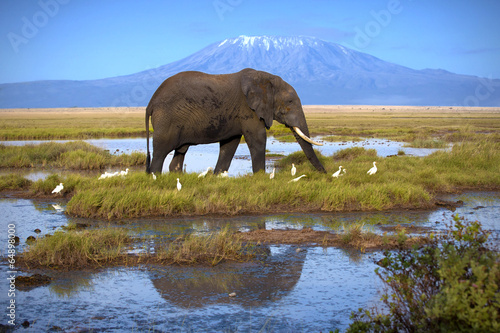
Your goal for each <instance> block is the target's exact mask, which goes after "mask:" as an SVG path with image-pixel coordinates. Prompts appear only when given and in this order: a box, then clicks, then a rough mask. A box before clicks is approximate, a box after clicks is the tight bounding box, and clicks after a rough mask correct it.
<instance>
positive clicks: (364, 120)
mask: <svg viewBox="0 0 500 333" xmlns="http://www.w3.org/2000/svg"><path fill="white" fill-rule="evenodd" d="M304 112H305V114H306V118H307V122H308V126H309V130H310V132H311V134H312V135H338V136H344V137H352V136H362V137H378V138H388V139H393V140H396V139H397V140H400V141H406V142H411V141H413V140H415V139H418V138H429V137H432V138H440V139H444V140H445V141H455V140H454V139H453V137H452V134H453V133H455V132H458V131H460V130H462V131H463V130H464V129H466V130H467V131H468V132H474V133H476V134H481V133H483V134H494V135H495V134H496V135H498V133H499V130H500V108H499V107H477V108H475V107H414V106H363V105H348V106H343V105H305V106H304ZM144 113H145V107H116V108H111V107H105V108H56V109H0V140H48V139H49V140H50V139H86V138H98V137H141V136H145V135H146V131H145V123H144ZM284 130H286V132H283V131H284ZM285 133H286V134H289V133H288V130H287V129H285V128H284V126H283V125H280V124H279V123H277V122H274V125H273V127H271V130H270V133H269V134H285Z"/></svg>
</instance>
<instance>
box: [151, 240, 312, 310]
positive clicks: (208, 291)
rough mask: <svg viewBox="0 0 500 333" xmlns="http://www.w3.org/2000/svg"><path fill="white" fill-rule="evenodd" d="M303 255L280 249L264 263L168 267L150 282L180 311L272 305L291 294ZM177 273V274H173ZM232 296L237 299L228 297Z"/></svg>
mask: <svg viewBox="0 0 500 333" xmlns="http://www.w3.org/2000/svg"><path fill="white" fill-rule="evenodd" d="M306 254H307V251H300V252H297V251H296V247H295V246H286V247H280V253H279V254H273V255H271V256H269V257H268V258H267V259H266V260H265V263H260V262H249V263H234V264H233V263H225V264H220V265H218V266H215V267H182V268H174V267H169V268H168V270H166V271H165V274H166V275H165V276H164V277H161V278H158V279H154V280H153V285H154V286H155V288H156V289H157V290H158V292H159V293H160V294H161V296H162V297H163V298H164V299H166V300H167V301H169V302H170V303H172V304H174V305H175V306H178V307H181V308H186V309H187V308H193V307H198V308H199V307H204V306H208V305H211V304H225V303H231V304H235V303H236V304H239V305H242V306H244V307H256V306H260V305H264V304H266V303H267V302H271V301H272V302H275V301H276V300H278V299H280V298H281V297H283V296H285V295H287V294H288V293H289V292H290V291H292V290H293V288H294V287H295V285H296V284H297V282H298V281H299V279H300V276H301V273H302V268H303V266H304V261H305V258H306ZM176 272H177V273H176ZM232 292H235V293H236V295H237V297H233V298H231V297H229V296H228V295H229V293H232Z"/></svg>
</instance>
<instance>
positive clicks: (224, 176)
mask: <svg viewBox="0 0 500 333" xmlns="http://www.w3.org/2000/svg"><path fill="white" fill-rule="evenodd" d="M219 177H221V178H227V177H229V172H227V171H224V172H223V173H221V174H220V175H219Z"/></svg>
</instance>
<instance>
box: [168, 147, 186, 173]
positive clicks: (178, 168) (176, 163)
mask: <svg viewBox="0 0 500 333" xmlns="http://www.w3.org/2000/svg"><path fill="white" fill-rule="evenodd" d="M188 148H189V145H185V146H182V147H180V148H178V149H176V150H175V153H174V157H173V158H172V162H170V166H169V170H170V172H182V164H183V163H184V157H185V156H186V152H187V150H188Z"/></svg>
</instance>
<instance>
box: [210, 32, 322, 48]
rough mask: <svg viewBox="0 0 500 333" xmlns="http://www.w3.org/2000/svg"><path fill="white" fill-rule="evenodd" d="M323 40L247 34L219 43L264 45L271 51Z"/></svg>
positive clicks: (246, 45)
mask: <svg viewBox="0 0 500 333" xmlns="http://www.w3.org/2000/svg"><path fill="white" fill-rule="evenodd" d="M318 42H321V40H319V39H317V38H311V37H302V36H294V37H284V36H245V35H241V36H239V37H236V38H228V39H225V40H223V41H222V42H220V43H219V44H218V47H221V46H223V45H224V44H227V45H238V46H240V47H247V48H250V47H264V48H266V50H268V51H269V49H270V48H271V47H273V48H275V49H282V48H284V47H300V46H304V45H311V46H313V45H318Z"/></svg>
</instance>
